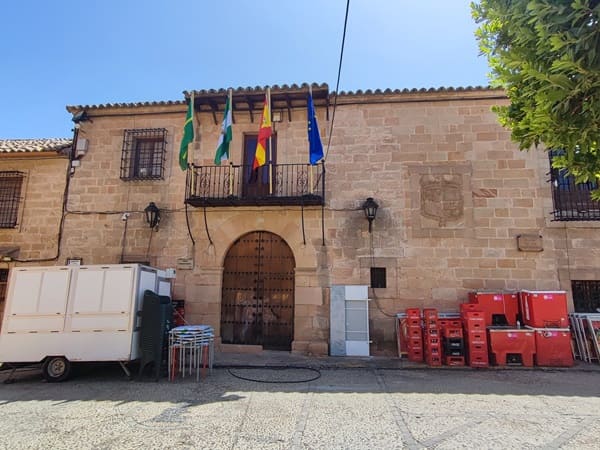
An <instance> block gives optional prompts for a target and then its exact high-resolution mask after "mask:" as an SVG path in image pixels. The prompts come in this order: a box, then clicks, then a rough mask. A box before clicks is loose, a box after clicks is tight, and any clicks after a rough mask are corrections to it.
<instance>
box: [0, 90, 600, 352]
mask: <svg viewBox="0 0 600 450" xmlns="http://www.w3.org/2000/svg"><path fill="white" fill-rule="evenodd" d="M502 102H506V99H505V98H504V97H503V95H502V93H501V92H499V91H493V90H481V91H478V90H472V91H437V92H418V93H382V94H380V93H375V94H360V95H358V94H356V95H354V94H347V95H340V97H339V98H338V102H337V111H336V116H335V124H334V125H335V126H334V131H333V135H332V140H331V147H330V148H329V153H328V157H327V162H326V169H327V175H326V206H325V208H324V210H323V212H322V211H321V208H320V207H306V208H305V209H304V212H302V211H301V209H300V208H299V207H280V206H270V207H220V208H206V211H204V210H203V209H201V208H193V207H188V209H187V219H186V208H185V207H184V197H185V173H184V172H182V171H181V170H180V168H179V166H178V152H179V143H180V140H181V132H182V124H183V121H184V117H185V111H186V108H185V105H183V104H157V105H137V106H135V105H128V106H114V107H100V108H96V109H94V108H92V109H90V110H88V114H89V115H90V116H91V117H92V118H93V122H85V123H82V124H81V125H82V128H81V130H82V132H83V133H84V135H85V137H86V138H87V139H88V141H89V150H88V152H87V154H86V155H85V156H83V157H82V158H81V161H80V162H81V164H80V167H78V168H77V169H76V171H75V173H74V175H73V177H72V178H71V186H70V193H69V200H68V209H69V213H68V214H67V216H66V219H65V227H64V241H63V248H62V249H61V255H62V256H64V258H66V257H82V258H83V261H84V263H85V264H107V263H119V262H120V261H123V260H125V261H147V262H149V263H150V264H152V265H155V266H158V267H162V268H167V267H174V268H177V267H179V266H178V261H181V259H182V258H183V259H186V260H188V261H191V262H192V264H191V268H189V269H185V268H183V266H181V267H179V268H178V269H177V277H176V279H175V280H174V281H173V298H176V299H184V300H186V314H187V319H188V320H189V321H190V322H193V323H209V324H211V325H213V326H214V327H215V329H216V330H217V334H218V331H219V327H220V302H221V277H222V272H223V262H224V260H225V257H226V255H227V251H228V250H229V248H230V247H231V245H232V244H233V243H234V242H235V240H236V239H238V238H239V237H240V236H242V235H244V234H245V233H248V232H251V231H257V230H264V231H269V232H272V233H275V234H277V235H279V236H281V237H282V238H283V239H284V240H285V242H286V243H287V244H288V245H289V247H290V248H291V250H292V252H293V254H294V258H295V292H294V295H295V316H294V317H295V318H294V342H293V346H292V348H293V350H294V351H300V352H304V353H313V354H322V353H326V352H327V345H328V336H329V287H330V286H331V285H334V284H335V285H344V284H351V285H352V284H367V285H369V284H370V269H371V267H378V268H385V271H386V287H385V288H376V289H370V296H371V298H372V300H373V301H371V302H370V316H371V323H370V330H371V338H372V341H373V346H372V353H375V354H377V353H390V352H393V351H394V348H395V343H394V319H393V317H394V315H395V314H396V313H397V312H401V311H403V310H404V309H405V308H407V307H421V308H423V307H436V308H438V309H439V310H441V311H451V310H457V308H458V304H459V303H461V302H463V301H466V298H467V293H468V292H469V291H471V290H482V289H486V290H489V289H495V290H500V289H541V290H555V289H566V290H568V291H570V280H572V279H600V270H598V269H597V268H596V267H595V265H594V261H595V260H596V259H597V258H595V257H596V256H597V255H596V254H597V253H600V246H599V245H598V243H599V242H600V228H599V227H597V226H596V224H594V223H591V222H573V223H567V222H552V220H551V216H550V212H551V211H552V198H551V192H550V186H549V184H548V183H547V178H548V175H547V173H548V170H549V166H548V158H547V156H546V154H545V153H544V152H540V151H534V150H532V151H530V152H520V151H519V150H518V148H517V146H516V145H515V144H514V143H512V142H511V141H510V135H509V132H508V131H506V130H504V129H502V127H500V125H498V123H497V119H496V116H495V114H494V113H493V112H491V107H492V106H493V105H495V104H498V103H502ZM291 114H292V120H291V121H289V120H288V117H287V111H286V114H282V117H283V120H282V121H281V122H276V123H275V124H274V127H275V132H276V135H277V149H278V150H277V162H278V163H305V162H307V160H308V144H307V139H306V111H305V110H304V109H292V111H291ZM317 114H318V119H319V124H320V127H321V136H322V139H323V142H324V144H325V147H327V145H326V143H327V142H328V138H329V136H328V133H329V127H330V125H331V124H330V122H328V121H327V120H326V117H327V116H326V111H325V109H324V108H318V111H317ZM234 117H235V123H234V126H233V133H234V134H233V136H234V137H233V142H232V146H231V159H232V162H233V163H235V164H240V163H241V160H242V155H243V153H242V151H243V150H242V144H243V137H244V135H245V134H249V133H252V134H256V133H257V131H258V120H259V118H258V117H259V113H257V112H255V114H254V122H252V120H251V117H250V115H249V114H248V113H243V112H236V113H235V114H234ZM195 119H196V124H195V125H196V127H195V128H196V134H197V139H196V142H195V143H194V144H193V146H192V148H191V149H190V155H191V159H192V161H193V162H194V163H196V164H200V165H212V164H213V163H212V161H213V158H214V152H215V147H216V143H217V140H218V134H219V124H218V123H217V124H215V122H214V119H213V116H212V114H210V113H197V114H196V118H195ZM217 119H218V121H220V120H221V118H220V117H217ZM134 128H165V129H166V130H167V147H166V155H167V160H166V163H165V178H164V180H155V181H123V180H121V179H120V167H121V153H122V145H123V133H124V130H125V129H134ZM62 164H63V166H64V164H65V163H64V161H63V162H62ZM32 170H42V169H40V168H38V167H37V165H36V166H35V169H32ZM44 170H47V169H44ZM63 170H64V168H63ZM51 172H52V171H51ZM53 173H56V174H59V173H64V172H63V171H59V170H55V171H53ZM48 175H49V174H48ZM49 176H50V175H49ZM56 176H57V177H58V175H56ZM52 186H53V187H52V188H51V191H52V192H54V189H55V188H56V195H55V194H53V198H54V196H55V197H56V199H55V201H54V203H51V204H52V205H54V207H55V208H56V211H59V207H58V206H59V205H60V201H59V200H60V195H59V193H60V189H59V188H58V186H59V184H58V178H57V183H56V184H54V183H53V184H52ZM367 197H373V198H374V199H375V200H376V201H377V203H378V204H379V210H378V212H377V218H376V219H375V221H374V222H373V229H372V233H369V232H368V222H367V220H366V219H365V216H364V212H363V211H362V207H361V206H362V203H363V202H364V201H365V199H366V198H367ZM151 201H152V202H154V203H156V205H157V206H158V207H159V208H160V209H161V217H162V219H161V222H160V226H159V230H158V231H153V230H150V228H149V227H148V225H147V224H146V223H145V218H144V214H143V210H144V208H145V207H146V206H147V205H148V203H149V202H151ZM38 206H39V207H40V208H45V207H47V206H48V205H42V204H39V205H38ZM125 212H127V213H129V217H128V219H127V221H124V220H122V216H123V213H125ZM322 213H323V222H324V235H325V245H323V241H322V229H321V226H322V221H321V220H322V219H321V214H322ZM302 216H304V223H303V222H302ZM45 217H46V218H45V219H43V220H45V221H46V222H44V224H45V225H44V226H46V227H47V228H43V226H42V218H41V217H37V218H34V217H31V218H29V219H28V221H24V222H23V224H24V226H25V224H26V223H27V230H28V234H34V235H35V233H37V232H39V233H40V236H43V237H40V238H38V240H37V241H35V239H34V240H33V241H32V240H31V239H22V241H23V243H22V246H23V247H22V248H23V249H24V250H25V249H26V250H27V251H28V252H30V253H29V254H30V255H42V254H46V253H48V252H50V250H51V249H52V248H53V247H52V240H51V238H52V236H53V232H52V230H54V229H55V228H52V227H53V226H54V227H56V223H57V220H58V217H59V215H57V213H48V215H47V216H45ZM303 225H304V227H303ZM188 226H189V228H188ZM2 233H4V232H0V237H2V236H4V234H2ZM54 235H55V234H54ZM522 235H527V236H541V246H542V249H543V251H521V250H519V248H518V246H517V238H518V236H522ZM209 237H210V238H209ZM6 239H8V238H6ZM36 246H37V247H36ZM34 247H35V248H34ZM38 247H39V248H38ZM61 259H62V258H61ZM59 263H63V261H62V260H61V261H59Z"/></svg>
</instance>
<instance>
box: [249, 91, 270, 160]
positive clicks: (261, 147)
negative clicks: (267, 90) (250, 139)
mask: <svg viewBox="0 0 600 450" xmlns="http://www.w3.org/2000/svg"><path fill="white" fill-rule="evenodd" d="M271 134H273V125H272V124H271V108H270V105H269V101H268V96H265V106H264V108H263V113H262V119H261V121H260V129H259V130H258V142H257V143H256V151H255V152H254V162H253V163H252V169H258V168H259V167H260V166H264V165H265V163H266V161H267V141H268V140H269V138H270V137H271Z"/></svg>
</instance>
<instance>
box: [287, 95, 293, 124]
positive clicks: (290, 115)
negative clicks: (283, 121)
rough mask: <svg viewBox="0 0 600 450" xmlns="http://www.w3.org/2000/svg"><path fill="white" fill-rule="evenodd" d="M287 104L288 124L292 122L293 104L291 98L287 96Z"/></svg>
mask: <svg viewBox="0 0 600 450" xmlns="http://www.w3.org/2000/svg"><path fill="white" fill-rule="evenodd" d="M285 104H286V106H287V111H288V122H291V121H292V102H291V101H290V96H289V95H287V94H286V96H285Z"/></svg>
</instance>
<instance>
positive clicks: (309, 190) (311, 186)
mask: <svg viewBox="0 0 600 450" xmlns="http://www.w3.org/2000/svg"><path fill="white" fill-rule="evenodd" d="M308 95H310V98H312V85H310V84H309V85H308ZM306 107H307V108H308V105H306ZM315 114H316V112H315ZM311 120H312V117H311ZM309 147H310V143H309ZM308 158H309V161H308V165H309V166H310V172H309V181H308V182H309V186H308V192H309V193H310V194H312V193H313V165H312V164H311V163H310V151H309V156H308Z"/></svg>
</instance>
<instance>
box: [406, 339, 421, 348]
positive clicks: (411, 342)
mask: <svg viewBox="0 0 600 450" xmlns="http://www.w3.org/2000/svg"><path fill="white" fill-rule="evenodd" d="M406 348H407V349H409V350H410V349H418V350H422V349H423V340H422V339H419V338H409V339H408V340H407V341H406Z"/></svg>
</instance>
